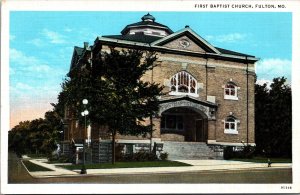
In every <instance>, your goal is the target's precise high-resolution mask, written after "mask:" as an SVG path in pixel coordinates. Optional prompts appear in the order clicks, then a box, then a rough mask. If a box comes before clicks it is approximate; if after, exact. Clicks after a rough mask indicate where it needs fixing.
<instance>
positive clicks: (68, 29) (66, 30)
mask: <svg viewBox="0 0 300 195" xmlns="http://www.w3.org/2000/svg"><path fill="white" fill-rule="evenodd" d="M64 31H65V32H72V31H73V29H71V28H68V27H66V28H65V29H64Z"/></svg>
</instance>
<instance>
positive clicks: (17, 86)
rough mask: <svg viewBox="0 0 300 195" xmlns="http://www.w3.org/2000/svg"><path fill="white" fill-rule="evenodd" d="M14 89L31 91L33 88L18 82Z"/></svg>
mask: <svg viewBox="0 0 300 195" xmlns="http://www.w3.org/2000/svg"><path fill="white" fill-rule="evenodd" d="M16 89H21V90H32V89H33V87H31V86H30V85H27V84H26V83H21V82H18V83H17V84H16Z"/></svg>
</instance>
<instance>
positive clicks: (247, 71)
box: [246, 56, 249, 146]
mask: <svg viewBox="0 0 300 195" xmlns="http://www.w3.org/2000/svg"><path fill="white" fill-rule="evenodd" d="M246 64H247V69H246V74H247V146H248V145H249V70H248V68H249V64H248V57H247V56H246Z"/></svg>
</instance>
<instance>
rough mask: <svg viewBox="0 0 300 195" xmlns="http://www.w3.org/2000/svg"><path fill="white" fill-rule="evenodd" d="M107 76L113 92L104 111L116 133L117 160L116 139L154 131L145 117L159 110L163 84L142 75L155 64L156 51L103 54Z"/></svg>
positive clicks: (114, 134) (105, 76)
mask: <svg viewBox="0 0 300 195" xmlns="http://www.w3.org/2000/svg"><path fill="white" fill-rule="evenodd" d="M102 59H103V63H102V64H103V69H104V70H105V71H104V74H103V76H104V78H105V80H106V83H107V86H108V91H109V94H111V96H110V98H109V102H108V103H109V106H107V107H106V109H105V110H104V113H105V118H106V120H105V124H106V125H107V126H108V128H109V131H110V132H111V133H112V152H113V155H112V156H113V160H112V163H114V162H115V138H116V134H117V133H119V134H121V135H143V136H146V135H147V134H149V133H150V132H151V129H152V128H151V125H150V124H145V119H146V118H149V117H150V116H153V115H155V114H156V113H157V111H158V108H159V101H158V99H157V98H158V96H159V95H161V91H162V89H163V88H162V87H160V86H159V84H155V83H150V82H146V81H142V80H141V77H142V76H143V75H144V74H145V73H146V72H147V71H149V70H151V69H152V68H153V67H154V62H155V60H156V56H155V54H154V53H152V52H142V51H139V50H128V51H125V50H122V51H118V50H115V49H111V52H110V53H104V55H103V58H102Z"/></svg>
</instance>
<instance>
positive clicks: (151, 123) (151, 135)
mask: <svg viewBox="0 0 300 195" xmlns="http://www.w3.org/2000/svg"><path fill="white" fill-rule="evenodd" d="M149 47H150V51H151V45H150V43H149ZM153 68H154V67H153V63H152V70H151V83H153ZM150 125H151V132H150V153H151V152H152V137H153V119H152V115H150Z"/></svg>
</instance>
